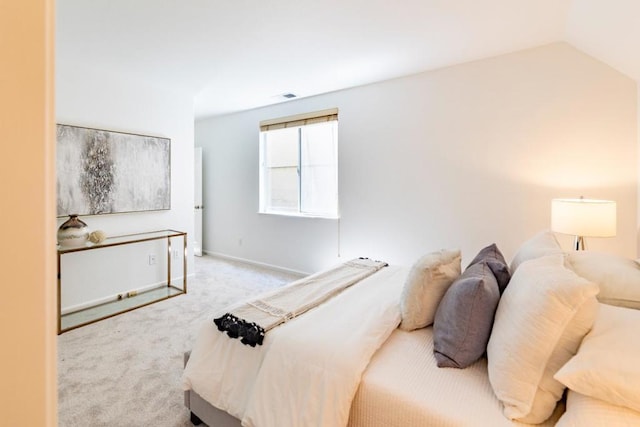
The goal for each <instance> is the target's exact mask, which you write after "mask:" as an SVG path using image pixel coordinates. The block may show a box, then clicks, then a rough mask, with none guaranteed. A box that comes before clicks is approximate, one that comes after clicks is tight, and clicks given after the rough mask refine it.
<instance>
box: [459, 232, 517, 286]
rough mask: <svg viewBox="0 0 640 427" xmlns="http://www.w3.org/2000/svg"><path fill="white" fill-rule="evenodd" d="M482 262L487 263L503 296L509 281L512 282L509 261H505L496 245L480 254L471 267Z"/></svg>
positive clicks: (488, 247) (490, 246) (470, 264)
mask: <svg viewBox="0 0 640 427" xmlns="http://www.w3.org/2000/svg"><path fill="white" fill-rule="evenodd" d="M480 262H486V263H487V265H488V266H489V268H490V269H491V272H493V275H494V276H495V278H496V280H497V281H498V288H500V294H502V293H503V292H504V289H505V288H506V287H507V285H508V284H509V280H511V273H509V266H508V265H507V261H505V260H504V256H503V255H502V252H500V249H498V246H497V245H496V244H495V243H494V244H492V245H489V246H487V247H486V248H484V249H482V250H481V251H480V252H478V255H476V257H475V258H474V259H473V261H471V262H470V263H469V267H470V266H472V265H473V264H478V263H480Z"/></svg>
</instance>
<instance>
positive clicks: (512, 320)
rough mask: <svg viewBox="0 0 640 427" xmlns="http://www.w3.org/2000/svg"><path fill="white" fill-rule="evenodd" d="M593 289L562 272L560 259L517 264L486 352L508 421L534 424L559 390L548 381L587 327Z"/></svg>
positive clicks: (550, 406)
mask: <svg viewBox="0 0 640 427" xmlns="http://www.w3.org/2000/svg"><path fill="white" fill-rule="evenodd" d="M597 292H598V286H597V285H596V284H594V283H591V282H589V281H587V280H586V279H583V278H581V277H579V276H577V275H576V274H575V273H574V272H573V271H571V270H569V269H568V268H565V266H564V256H563V255H550V256H546V257H541V258H536V259H532V260H530V261H525V262H523V263H522V264H521V265H520V266H519V267H518V269H517V270H516V272H515V274H514V275H513V277H512V278H511V282H509V286H507V288H506V290H505V291H504V294H503V295H502V298H501V299H500V303H499V305H498V309H497V311H496V317H495V321H494V324H493V330H492V332H491V337H490V338H489V344H488V346H487V357H488V368H489V381H490V382H491V386H492V388H493V391H494V392H495V394H496V396H497V397H498V399H499V400H500V401H501V402H502V403H503V405H504V415H505V416H506V417H507V418H509V419H512V420H518V421H522V422H526V423H531V424H537V423H541V422H543V421H545V420H546V419H547V418H549V416H550V415H551V414H552V413H553V410H554V408H555V406H556V402H557V401H558V400H560V398H561V397H562V393H563V391H564V386H563V385H562V384H561V383H559V382H558V381H556V380H555V379H554V378H553V375H554V374H555V373H556V372H557V371H558V369H560V367H561V366H562V365H564V364H565V363H566V362H567V360H569V359H570V358H571V356H573V355H574V354H575V353H576V351H577V350H578V346H579V345H580V341H581V340H582V338H583V337H584V336H585V334H586V333H587V332H589V329H591V326H592V324H593V321H594V318H595V315H596V311H597V307H598V302H597V300H596V298H595V295H596V293H597Z"/></svg>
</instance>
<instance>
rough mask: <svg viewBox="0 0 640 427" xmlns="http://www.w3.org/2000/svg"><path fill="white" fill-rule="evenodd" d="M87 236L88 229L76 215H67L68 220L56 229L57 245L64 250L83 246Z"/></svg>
mask: <svg viewBox="0 0 640 427" xmlns="http://www.w3.org/2000/svg"><path fill="white" fill-rule="evenodd" d="M88 236H89V227H87V224H85V223H84V222H83V221H82V220H81V219H79V218H78V215H69V219H68V220H66V221H65V222H64V223H63V224H62V225H61V226H60V228H58V243H59V244H60V246H61V247H64V248H68V247H73V246H81V245H84V244H85V243H86V242H87V238H88Z"/></svg>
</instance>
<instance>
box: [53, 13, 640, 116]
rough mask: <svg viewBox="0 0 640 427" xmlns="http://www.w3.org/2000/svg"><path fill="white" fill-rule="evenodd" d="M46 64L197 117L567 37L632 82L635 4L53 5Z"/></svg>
mask: <svg viewBox="0 0 640 427" xmlns="http://www.w3.org/2000/svg"><path fill="white" fill-rule="evenodd" d="M56 15H57V18H56V20H57V22H56V60H57V61H59V62H61V63H65V64H66V65H70V66H73V65H78V66H82V67H83V68H87V67H90V68H98V69H100V70H101V71H102V72H105V73H113V74H116V75H120V76H125V77H126V78H127V79H129V80H133V81H140V82H142V81H144V82H146V83H148V84H151V85H154V86H157V87H162V88H170V89H172V90H178V91H183V92H186V93H187V94H189V95H190V96H193V97H194V103H195V116H196V119H198V118H203V117H206V116H211V115H219V114H225V113H230V112H234V111H240V110H246V109H250V108H255V107H259V106H264V105H268V104H273V103H276V102H284V101H283V99H282V98H281V97H280V96H279V95H282V94H284V93H294V94H296V95H298V96H299V97H306V96H312V95H317V94H320V93H326V92H330V91H335V90H339V89H344V88H347V87H353V86H359V85H363V84H367V83H372V82H376V81H381V80H386V79H390V78H394V77H400V76H404V75H408V74H414V73H418V72H421V71H425V70H430V69H435V68H440V67H445V66H448V65H453V64H457V63H462V62H467V61H472V60H476V59H481V58H487V57H491V56H496V55H500V54H504V53H509V52H513V51H517V50H521V49H526V48H530V47H534V46H540V45H544V44H547V43H552V42H556V41H567V42H569V43H571V44H572V45H574V46H576V47H577V48H579V49H581V50H583V51H585V52H586V53H589V54H591V55H592V56H595V57H596V58H598V59H600V60H602V61H604V62H606V63H608V64H609V65H611V66H613V67H615V68H617V69H618V70H619V71H621V72H623V73H625V74H627V75H629V76H630V77H632V78H634V79H636V80H640V25H638V24H637V23H638V22H640V2H638V1H637V0H607V1H606V2H605V1H603V0H481V1H478V0H403V1H401V2H391V1H389V0H366V1H365V0H324V1H322V2H320V1H317V0H316V1H313V0H271V1H266V0H262V1H258V0H186V1H185V0H160V1H159V0H135V1H131V0H90V1H87V0H57V5H56Z"/></svg>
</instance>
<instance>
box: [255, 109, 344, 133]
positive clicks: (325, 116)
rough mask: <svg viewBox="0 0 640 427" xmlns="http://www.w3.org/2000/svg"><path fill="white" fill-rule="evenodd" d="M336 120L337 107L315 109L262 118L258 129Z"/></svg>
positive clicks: (272, 128) (263, 130)
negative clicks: (292, 114) (267, 118)
mask: <svg viewBox="0 0 640 427" xmlns="http://www.w3.org/2000/svg"><path fill="white" fill-rule="evenodd" d="M334 120H338V109H337V108H331V109H328V110H321V111H315V112H312V113H304V114H296V115H294V116H287V117H280V118H278V119H269V120H263V121H261V122H260V131H261V132H266V131H269V130H276V129H284V128H291V127H297V126H306V125H311V124H314V123H324V122H331V121H334Z"/></svg>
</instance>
